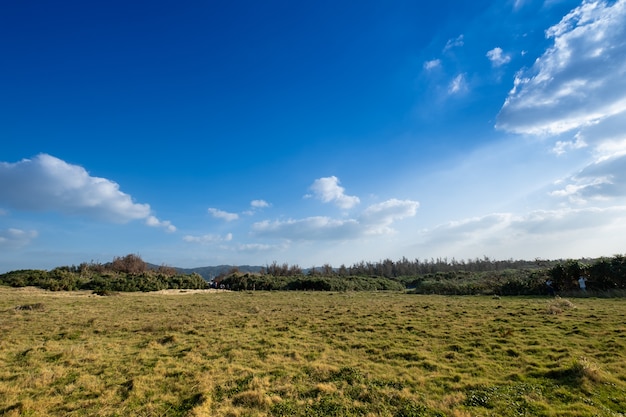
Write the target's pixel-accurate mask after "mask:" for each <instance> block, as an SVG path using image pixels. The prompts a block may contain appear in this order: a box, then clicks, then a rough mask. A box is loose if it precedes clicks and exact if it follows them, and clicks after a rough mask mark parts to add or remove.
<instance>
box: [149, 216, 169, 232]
mask: <svg viewBox="0 0 626 417" xmlns="http://www.w3.org/2000/svg"><path fill="white" fill-rule="evenodd" d="M146 224H147V225H148V226H151V227H162V228H164V229H165V230H166V231H167V232H169V233H174V232H175V231H176V226H174V225H173V224H172V222H170V221H169V220H164V221H161V220H159V219H157V218H156V217H155V216H148V218H147V219H146Z"/></svg>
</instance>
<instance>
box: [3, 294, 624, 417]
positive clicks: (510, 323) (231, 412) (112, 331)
mask: <svg viewBox="0 0 626 417" xmlns="http://www.w3.org/2000/svg"><path fill="white" fill-rule="evenodd" d="M177 295H185V296H182V297H179V296H177ZM565 301H566V300H560V301H559V303H560V304H559V305H556V307H558V309H555V308H552V307H554V306H555V304H554V303H555V300H549V299H547V298H501V299H492V298H490V297H473V296H472V297H442V296H419V295H408V294H402V293H306V292H305V293H302V292H300V293H295V292H292V293H266V292H254V293H253V292H249V293H230V292H180V291H175V292H173V293H161V294H159V293H122V294H119V295H117V296H110V297H99V296H95V295H92V294H90V293H86V292H75V293H51V292H46V291H41V290H37V289H32V288H31V289H11V288H6V287H0V332H1V334H2V335H3V336H2V338H1V339H0V415H7V416H22V415H34V416H39V415H46V416H65V415H76V416H80V415H85V416H92V415H93V416H187V415H189V416H293V415H295V416H325V415H328V416H331V415H335V416H444V415H446V416H447V415H450V416H470V415H471V416H481V415H484V416H496V415H497V416H507V415H510V416H513V415H545V416H557V415H574V416H592V415H598V416H618V415H620V413H621V414H624V413H626V395H624V393H625V392H626V369H625V368H624V363H626V324H625V323H626V303H624V301H623V300H616V299H612V300H600V299H580V300H577V301H576V308H570V306H566V303H565ZM37 304H39V307H38V308H33V309H28V308H19V307H24V306H28V305H31V306H33V305H37Z"/></svg>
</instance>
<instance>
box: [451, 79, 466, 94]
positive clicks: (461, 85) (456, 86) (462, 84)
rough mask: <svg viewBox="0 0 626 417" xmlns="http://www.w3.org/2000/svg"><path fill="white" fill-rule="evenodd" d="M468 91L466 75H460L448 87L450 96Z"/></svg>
mask: <svg viewBox="0 0 626 417" xmlns="http://www.w3.org/2000/svg"><path fill="white" fill-rule="evenodd" d="M466 90H467V82H466V81H465V74H459V75H457V76H456V77H454V79H453V80H452V81H451V82H450V84H449V85H448V94H459V93H462V92H464V91H466Z"/></svg>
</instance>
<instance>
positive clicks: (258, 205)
mask: <svg viewBox="0 0 626 417" xmlns="http://www.w3.org/2000/svg"><path fill="white" fill-rule="evenodd" d="M250 206H251V207H254V208H257V209H258V208H265V207H269V206H270V203H268V202H267V201H265V200H252V201H251V202H250Z"/></svg>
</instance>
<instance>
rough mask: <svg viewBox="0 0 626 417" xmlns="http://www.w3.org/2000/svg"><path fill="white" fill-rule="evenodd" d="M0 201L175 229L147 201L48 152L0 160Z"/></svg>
mask: <svg viewBox="0 0 626 417" xmlns="http://www.w3.org/2000/svg"><path fill="white" fill-rule="evenodd" d="M0 204H5V205H6V206H9V207H12V208H15V209H17V210H28V211H57V212H60V213H63V214H65V215H84V216H87V217H91V218H95V219H99V220H105V221H110V222H115V223H126V222H129V221H131V220H140V219H144V220H145V221H146V223H147V224H148V225H150V226H163V227H165V229H166V230H169V231H172V230H175V228H174V226H172V224H171V223H170V222H167V221H160V220H158V219H157V218H156V217H154V215H153V214H152V213H151V210H150V206H149V205H148V204H138V203H135V202H133V199H132V198H131V196H130V195H128V194H126V193H124V192H122V191H120V189H119V185H118V184H116V183H115V182H113V181H111V180H108V179H106V178H99V177H92V176H91V175H89V173H88V172H87V171H86V170H85V169H84V168H83V167H81V166H78V165H72V164H68V163H67V162H65V161H62V160H61V159H58V158H55V157H54V156H51V155H47V154H40V155H37V156H36V157H34V158H33V159H23V160H21V161H19V162H16V163H8V162H0Z"/></svg>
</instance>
